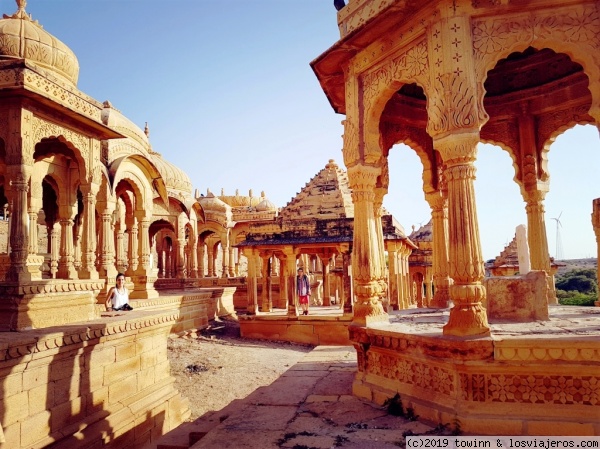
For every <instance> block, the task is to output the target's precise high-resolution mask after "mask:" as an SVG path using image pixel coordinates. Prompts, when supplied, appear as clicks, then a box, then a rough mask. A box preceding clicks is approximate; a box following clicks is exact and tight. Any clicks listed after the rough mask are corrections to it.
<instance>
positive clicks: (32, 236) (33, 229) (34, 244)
mask: <svg viewBox="0 0 600 449" xmlns="http://www.w3.org/2000/svg"><path fill="white" fill-rule="evenodd" d="M38 210H39V209H37V210H36V209H35V208H32V207H30V208H29V247H28V249H27V250H28V252H29V254H37V253H38V225H37V220H38V213H37V211H38Z"/></svg>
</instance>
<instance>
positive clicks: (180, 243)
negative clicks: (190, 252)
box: [176, 238, 186, 279]
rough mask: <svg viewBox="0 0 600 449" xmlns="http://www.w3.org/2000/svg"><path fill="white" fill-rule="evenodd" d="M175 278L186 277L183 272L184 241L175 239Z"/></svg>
mask: <svg viewBox="0 0 600 449" xmlns="http://www.w3.org/2000/svg"><path fill="white" fill-rule="evenodd" d="M176 254H177V278H178V279H183V278H185V277H186V272H185V239H183V238H180V239H177V253H176Z"/></svg>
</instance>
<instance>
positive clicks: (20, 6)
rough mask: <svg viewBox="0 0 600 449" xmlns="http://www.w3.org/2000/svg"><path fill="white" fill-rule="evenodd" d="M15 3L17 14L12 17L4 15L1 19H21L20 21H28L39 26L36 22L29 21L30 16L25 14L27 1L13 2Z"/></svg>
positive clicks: (17, 0)
mask: <svg viewBox="0 0 600 449" xmlns="http://www.w3.org/2000/svg"><path fill="white" fill-rule="evenodd" d="M15 1H16V2H17V8H18V9H17V12H16V13H14V14H13V15H12V16H8V15H6V14H3V15H2V18H3V19H21V20H29V21H30V22H33V23H35V24H36V25H38V26H40V27H41V25H40V24H39V23H38V21H37V20H31V16H30V15H29V14H27V12H26V11H25V7H26V6H27V0H15Z"/></svg>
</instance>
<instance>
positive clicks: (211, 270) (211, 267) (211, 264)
mask: <svg viewBox="0 0 600 449" xmlns="http://www.w3.org/2000/svg"><path fill="white" fill-rule="evenodd" d="M214 248H215V247H214V246H213V245H212V244H208V245H207V251H206V252H207V258H208V277H215V276H216V274H215V254H214Z"/></svg>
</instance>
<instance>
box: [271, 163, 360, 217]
mask: <svg viewBox="0 0 600 449" xmlns="http://www.w3.org/2000/svg"><path fill="white" fill-rule="evenodd" d="M279 216H280V217H281V218H282V219H283V220H294V219H302V220H306V219H307V218H318V219H329V218H334V219H335V218H354V205H353V204H352V191H351V190H350V184H349V182H348V174H347V173H346V171H345V170H342V169H341V168H340V167H339V166H338V165H337V164H336V163H335V161H334V160H333V159H330V160H329V162H328V163H327V165H326V166H325V168H323V169H322V170H321V171H319V173H317V174H316V175H315V176H314V177H313V178H312V179H311V180H310V181H308V182H307V183H306V185H305V186H304V187H303V188H302V190H300V192H299V193H298V194H297V195H296V196H295V197H294V198H292V200H291V201H290V202H289V203H288V204H287V205H286V206H285V207H284V208H283V209H282V210H281V213H280V214H279Z"/></svg>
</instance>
